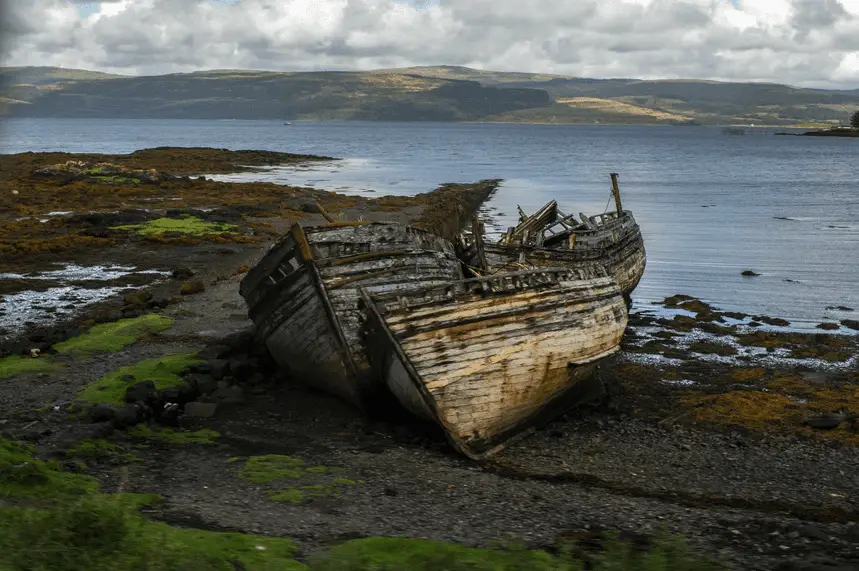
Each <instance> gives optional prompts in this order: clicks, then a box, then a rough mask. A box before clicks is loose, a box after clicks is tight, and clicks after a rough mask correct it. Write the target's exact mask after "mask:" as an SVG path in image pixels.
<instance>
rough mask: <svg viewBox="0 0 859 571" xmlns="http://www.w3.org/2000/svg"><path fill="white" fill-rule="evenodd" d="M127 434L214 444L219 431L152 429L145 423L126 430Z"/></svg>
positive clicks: (152, 438) (168, 441) (177, 442)
mask: <svg viewBox="0 0 859 571" xmlns="http://www.w3.org/2000/svg"><path fill="white" fill-rule="evenodd" d="M128 434H129V436H133V437H135V438H143V439H145V440H154V441H157V442H165V443H167V444H216V442H215V438H217V437H219V436H220V435H221V433H220V432H217V431H215V430H209V429H202V430H195V431H193V432H177V431H175V430H173V429H172V428H159V429H153V428H152V427H150V426H148V425H146V424H138V425H137V426H134V427H132V428H131V429H129V431H128Z"/></svg>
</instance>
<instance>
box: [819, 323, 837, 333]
mask: <svg viewBox="0 0 859 571" xmlns="http://www.w3.org/2000/svg"><path fill="white" fill-rule="evenodd" d="M817 328H818V329H823V330H824V331H835V330H836V329H841V328H840V327H839V326H838V324H837V323H821V324H820V325H818V326H817Z"/></svg>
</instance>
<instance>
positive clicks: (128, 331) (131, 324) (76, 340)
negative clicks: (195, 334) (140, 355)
mask: <svg viewBox="0 0 859 571" xmlns="http://www.w3.org/2000/svg"><path fill="white" fill-rule="evenodd" d="M171 325H173V319H172V318H170V317H167V316H165V315H159V314H156V313H149V314H146V315H141V316H140V317H134V318H129V319H120V320H119V321H114V322H112V323H102V324H100V325H96V326H94V327H92V328H91V329H90V330H89V331H87V332H86V333H84V334H83V335H79V336H77V337H73V338H71V339H69V340H67V341H63V342H62V343H58V344H56V345H54V349H55V350H56V351H57V353H61V354H63V353H82V354H88V353H107V352H112V351H119V350H120V349H123V348H125V347H127V346H128V345H131V344H132V343H136V342H137V341H138V340H139V339H140V338H141V337H144V336H146V335H151V334H153V333H160V332H162V331H165V330H167V329H169V328H170V326H171Z"/></svg>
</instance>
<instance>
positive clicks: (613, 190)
mask: <svg viewBox="0 0 859 571" xmlns="http://www.w3.org/2000/svg"><path fill="white" fill-rule="evenodd" d="M609 176H611V193H612V194H613V195H614V203H615V205H616V206H617V217H618V218H620V217H621V216H623V206H621V204H620V187H618V185H617V173H616V172H613V173H611V174H610V175H609Z"/></svg>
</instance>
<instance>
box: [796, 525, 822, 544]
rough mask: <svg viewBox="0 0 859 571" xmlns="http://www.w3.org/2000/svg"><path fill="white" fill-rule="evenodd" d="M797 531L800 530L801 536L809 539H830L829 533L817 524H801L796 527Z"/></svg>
mask: <svg viewBox="0 0 859 571" xmlns="http://www.w3.org/2000/svg"><path fill="white" fill-rule="evenodd" d="M796 531H797V532H799V535H800V536H802V537H807V538H808V539H814V540H817V541H829V535H827V534H826V533H824V532H823V530H821V529H820V528H819V527H817V526H816V525H812V524H805V525H801V526H799V527H797V528H796Z"/></svg>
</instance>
